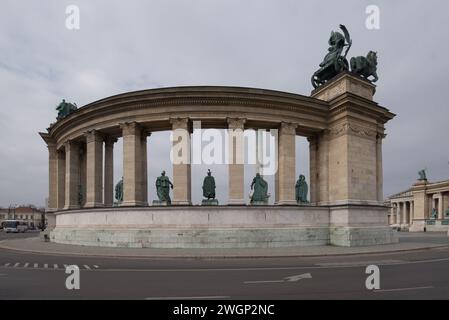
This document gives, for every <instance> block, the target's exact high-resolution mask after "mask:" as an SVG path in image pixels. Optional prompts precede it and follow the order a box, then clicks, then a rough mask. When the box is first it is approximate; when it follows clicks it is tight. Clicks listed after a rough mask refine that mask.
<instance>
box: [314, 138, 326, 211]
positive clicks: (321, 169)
mask: <svg viewBox="0 0 449 320" xmlns="http://www.w3.org/2000/svg"><path fill="white" fill-rule="evenodd" d="M316 166H317V169H316V191H315V192H316V203H317V204H318V205H327V204H329V131H328V130H324V131H323V132H322V133H321V134H319V135H318V136H317V146H316Z"/></svg>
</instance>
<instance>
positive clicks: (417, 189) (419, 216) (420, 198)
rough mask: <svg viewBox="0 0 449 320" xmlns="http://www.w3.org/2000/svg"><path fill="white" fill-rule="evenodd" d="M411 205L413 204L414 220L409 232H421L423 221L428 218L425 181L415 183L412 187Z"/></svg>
mask: <svg viewBox="0 0 449 320" xmlns="http://www.w3.org/2000/svg"><path fill="white" fill-rule="evenodd" d="M412 190H413V191H412V193H413V204H414V212H413V215H414V218H413V223H412V226H411V227H410V229H409V231H411V232H421V231H424V227H425V219H427V217H428V212H429V201H428V199H427V194H426V190H427V181H423V180H421V181H417V182H416V183H415V184H414V185H413V189H412Z"/></svg>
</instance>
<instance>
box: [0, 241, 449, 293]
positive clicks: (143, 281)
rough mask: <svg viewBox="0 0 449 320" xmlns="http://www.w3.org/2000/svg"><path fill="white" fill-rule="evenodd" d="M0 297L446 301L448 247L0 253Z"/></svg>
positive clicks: (448, 274)
mask: <svg viewBox="0 0 449 320" xmlns="http://www.w3.org/2000/svg"><path fill="white" fill-rule="evenodd" d="M0 234H2V233H0ZM20 236H33V235H32V234H25V235H20ZM34 236H35V235H34ZM373 264H374V265H377V266H379V269H380V290H368V289H367V288H366V286H365V281H366V278H367V277H368V274H366V273H365V271H366V267H367V266H368V265H373ZM64 265H78V266H79V268H80V289H79V290H68V289H66V286H65V282H66V278H67V277H68V276H69V275H68V274H66V273H65V267H64ZM0 299H139V300H141V299H150V300H164V299H249V300H260V299H430V300H438V299H449V248H440V249H433V250H423V251H413V252H407V253H404V252H403V253H390V254H373V255H353V256H334V257H314V258H311V257H310V258H305V257H304V258H272V259H217V260H198V259H149V258H140V259H136V258H113V257H111V258H105V257H76V256H63V255H43V254H30V253H21V252H16V251H8V250H0Z"/></svg>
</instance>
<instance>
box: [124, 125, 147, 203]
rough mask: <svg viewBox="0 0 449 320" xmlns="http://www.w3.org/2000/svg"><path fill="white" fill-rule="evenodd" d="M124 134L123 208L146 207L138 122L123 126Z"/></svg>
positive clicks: (140, 132) (140, 130) (140, 131)
mask: <svg viewBox="0 0 449 320" xmlns="http://www.w3.org/2000/svg"><path fill="white" fill-rule="evenodd" d="M121 128H122V132H123V202H122V203H121V205H122V206H144V205H146V203H145V202H144V200H143V192H142V191H143V190H142V179H143V165H142V128H141V127H140V125H139V124H138V123H136V122H127V123H123V124H121Z"/></svg>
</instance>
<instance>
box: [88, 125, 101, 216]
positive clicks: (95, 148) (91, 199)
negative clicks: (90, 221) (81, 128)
mask: <svg viewBox="0 0 449 320" xmlns="http://www.w3.org/2000/svg"><path fill="white" fill-rule="evenodd" d="M103 139H104V138H103V135H102V134H100V133H99V132H98V131H96V130H91V131H89V132H87V133H86V143H87V146H86V157H87V164H86V204H85V205H84V206H85V207H86V208H93V207H102V206H103Z"/></svg>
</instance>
